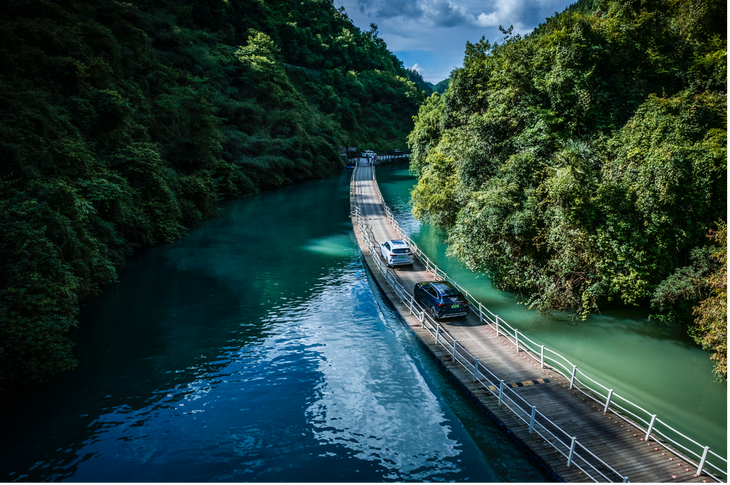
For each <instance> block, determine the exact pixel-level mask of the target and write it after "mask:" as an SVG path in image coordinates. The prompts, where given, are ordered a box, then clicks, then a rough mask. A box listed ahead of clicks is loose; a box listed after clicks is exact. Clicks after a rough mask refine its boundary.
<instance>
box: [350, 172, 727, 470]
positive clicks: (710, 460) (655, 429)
mask: <svg viewBox="0 0 730 485" xmlns="http://www.w3.org/2000/svg"><path fill="white" fill-rule="evenodd" d="M356 172H357V167H356V170H355V172H353V175H352V182H351V184H350V195H351V199H355V202H354V203H352V202H351V211H352V213H353V216H354V217H355V218H357V221H358V226H359V227H360V230H361V233H362V234H363V239H365V241H366V243H367V244H368V249H369V250H370V252H371V254H373V260H375V261H376V264H377V265H378V268H379V269H380V272H381V273H383V274H384V275H390V273H389V272H388V271H387V266H385V263H384V262H382V261H381V259H380V258H379V257H377V255H378V254H379V252H378V251H377V249H376V248H375V247H371V244H375V242H374V241H371V239H370V237H369V236H368V235H367V234H366V233H365V232H364V231H363V226H362V225H361V220H360V217H359V207H358V206H357V197H356V195H357V194H356V193H355V176H356ZM372 177H373V186H374V189H375V193H376V195H377V197H378V200H379V201H380V204H381V205H382V207H383V211H384V213H385V215H386V217H387V218H388V221H389V222H390V223H391V225H392V226H393V228H394V229H395V231H396V233H398V236H399V237H400V238H401V239H402V240H403V241H405V242H406V243H407V244H408V245H409V246H410V248H411V251H412V252H413V253H414V254H415V255H416V257H418V259H419V261H420V262H421V263H422V264H423V265H424V266H425V267H426V270H427V271H428V272H429V273H431V274H432V275H433V276H434V278H439V279H443V280H447V281H449V282H451V283H452V284H453V285H455V286H456V287H457V288H458V289H459V290H460V291H461V292H462V293H463V294H464V295H465V296H466V297H467V299H468V300H469V302H470V303H471V304H472V305H473V306H472V308H474V309H475V311H476V309H478V317H479V321H480V322H483V323H484V322H486V324H487V325H489V326H490V327H491V328H493V329H494V330H495V331H496V333H497V336H503V337H505V338H506V339H508V340H509V341H510V342H511V343H513V344H514V346H515V350H516V351H517V352H520V351H523V352H525V353H526V355H528V356H529V357H531V358H532V359H534V360H535V362H536V363H539V365H540V368H549V369H552V370H553V371H555V372H558V373H560V374H561V375H563V376H564V377H565V378H567V379H569V380H570V388H571V389H573V388H575V389H576V390H577V391H579V392H581V393H582V394H584V395H585V396H586V397H588V398H589V399H591V400H593V401H595V402H596V403H598V404H599V405H600V406H603V412H604V414H605V413H607V412H612V413H613V414H615V415H616V416H617V417H619V418H620V419H622V420H624V421H626V422H627V423H629V424H631V425H632V426H634V427H636V428H638V429H640V430H641V432H642V433H643V434H644V438H643V440H645V441H649V440H650V439H652V435H653V438H654V441H655V443H657V444H658V445H660V446H662V447H663V448H665V449H667V450H668V451H669V452H671V453H673V454H674V455H676V456H678V457H680V458H682V459H683V460H685V461H688V462H692V463H694V464H695V466H697V470H696V472H695V474H696V475H700V474H702V472H703V471H704V472H705V473H706V474H707V475H708V476H710V477H711V478H713V479H714V480H716V481H718V482H723V481H726V480H727V476H728V474H727V459H726V458H724V457H722V456H720V455H718V454H717V453H715V452H713V451H712V450H710V449H709V447H707V446H703V445H701V444H700V443H698V442H697V441H695V440H693V439H692V438H689V437H687V436H685V435H684V434H682V433H680V432H679V431H677V430H675V429H674V428H672V427H671V426H669V425H668V424H666V423H665V422H663V421H662V420H660V419H658V418H657V416H656V414H651V413H649V412H648V411H646V410H645V409H644V408H642V407H641V406H639V405H637V404H635V403H633V402H631V401H629V400H627V399H625V398H623V397H622V396H620V395H618V394H616V393H614V391H613V389H609V388H607V387H606V386H604V385H603V384H601V383H599V382H597V381H596V380H594V379H592V378H591V377H590V376H588V375H586V374H585V373H584V372H583V371H581V370H580V369H578V367H577V366H576V365H574V364H573V363H572V362H571V361H570V360H568V359H567V358H565V357H564V356H562V355H560V354H559V353H557V352H555V351H554V350H551V349H549V348H546V347H545V346H544V345H541V344H538V343H536V342H534V341H533V340H532V339H530V338H529V337H527V336H526V335H525V334H523V333H522V332H520V331H519V330H518V329H516V328H514V327H512V326H511V325H509V324H508V323H507V322H505V321H504V320H502V319H501V318H500V317H499V316H498V315H496V314H494V313H493V312H491V311H490V310H489V309H488V308H486V307H485V306H484V305H483V304H482V303H481V302H480V301H478V300H477V299H476V298H474V297H473V296H472V295H471V294H470V293H469V292H468V291H467V290H465V289H464V288H462V287H461V286H460V285H459V284H458V283H457V282H456V281H454V280H453V279H451V278H450V277H449V276H448V274H446V272H445V271H443V270H441V269H440V268H439V267H438V266H436V264H434V263H433V262H432V261H431V260H430V258H429V257H428V256H427V255H426V254H425V253H423V251H421V250H420V249H419V248H418V246H417V245H416V244H415V242H414V241H413V240H412V239H411V238H410V237H409V236H408V235H407V234H406V233H405V232H404V231H403V230H402V229H401V227H400V225H399V224H398V221H396V220H395V217H394V216H393V213H392V211H391V210H390V208H389V207H388V205H387V204H386V202H385V199H384V198H383V195H382V194H381V192H380V188H379V187H378V183H377V180H376V178H375V173H374V172H373V175H372ZM390 279H392V280H394V281H396V284H395V285H394V284H393V283H391V281H390ZM390 279H389V278H388V276H386V281H388V283H390V284H391V286H393V287H394V289H395V287H396V286H399V285H400V284H399V283H397V280H395V276H393V275H390ZM401 288H402V287H401ZM400 292H402V293H403V294H404V295H408V296H407V297H406V296H401V294H400ZM400 292H399V290H396V294H398V296H399V297H400V298H401V300H402V301H403V302H404V304H405V305H406V306H407V307H408V308H409V309H410V311H411V312H412V313H414V308H416V311H420V312H422V314H421V315H419V314H418V313H416V315H417V316H418V318H419V320H420V321H421V322H424V321H429V322H430V324H431V326H433V329H435V330H433V329H432V328H430V326H429V325H428V324H426V325H424V328H426V329H427V330H428V331H429V332H430V333H431V334H432V335H436V334H434V332H437V333H438V332H439V327H440V325H438V324H436V323H433V321H432V320H431V319H430V317H429V316H424V315H425V311H424V310H423V308H421V307H420V305H419V304H418V303H417V302H409V303H406V301H407V300H408V298H410V300H413V297H412V296H410V293H409V292H407V291H405V290H404V289H402V290H400ZM441 328H442V327H441ZM444 333H446V332H445V331H444ZM448 338H450V336H449V337H447V340H448ZM437 343H438V339H437ZM453 345H454V346H456V345H457V343H456V342H453ZM454 348H456V347H454ZM447 350H449V349H447ZM464 352H466V350H465V349H464ZM467 354H468V352H467ZM451 355H452V358H453V356H454V355H455V354H454V353H452V354H451ZM469 356H470V358H471V359H472V362H471V363H470V364H468V365H474V363H473V361H474V360H475V359H474V358H473V357H472V356H471V355H470V354H469ZM454 360H455V362H456V361H458V362H459V363H461V362H460V361H459V360H458V359H456V358H454ZM462 365H464V364H462ZM476 365H477V367H478V364H476ZM480 375H481V374H480ZM494 378H495V379H496V377H494ZM484 379H486V377H484ZM480 382H481V381H480ZM489 382H491V381H489ZM497 382H498V381H497ZM588 382H590V383H592V385H593V386H591V385H589V384H588ZM490 385H492V386H494V385H495V384H494V382H492V383H491V384H490ZM492 392H493V391H492ZM500 394H502V393H500ZM515 395H516V394H515ZM517 397H518V398H519V399H522V398H521V397H519V396H517ZM500 401H501V399H500ZM502 404H505V403H504V402H503V403H502ZM510 409H511V408H510ZM515 414H517V415H518V416H519V417H520V419H523V417H522V416H521V415H520V414H519V412H515ZM538 416H542V415H541V414H540V413H538ZM528 417H530V418H531V422H532V423H533V425H534V424H536V423H537V424H539V423H538V422H537V421H536V419H535V418H533V417H532V416H528ZM542 418H543V419H544V420H547V418H545V417H544V416H543V417H542ZM523 421H524V419H523ZM548 421H549V420H548ZM556 428H557V427H556ZM558 429H559V428H558ZM560 431H561V432H562V430H560ZM562 433H564V432H562ZM564 434H565V435H566V436H567V433H564ZM541 436H542V435H541ZM657 437H659V438H661V439H657ZM543 438H545V437H544V436H543ZM545 439H546V441H548V442H549V443H552V442H551V441H550V440H548V439H547V438H545ZM662 440H664V441H662ZM558 441H560V440H558ZM560 443H561V444H563V445H565V444H566V443H564V442H562V441H560ZM667 443H671V444H672V445H674V447H676V448H672V447H670V446H668V445H667ZM553 446H555V445H554V444H553ZM574 446H579V447H581V448H582V446H581V445H579V444H575V443H574ZM573 448H574V447H573ZM556 449H557V447H556ZM559 451H560V452H561V453H563V451H562V450H560V449H559ZM573 451H575V450H573ZM585 451H586V452H587V453H589V454H590V452H589V451H588V450H585ZM573 454H575V453H570V452H569V453H568V455H566V454H565V453H563V455H565V456H566V457H568V456H569V455H573ZM591 455H592V454H591ZM575 459H576V458H575V457H572V458H570V459H569V462H571V461H572V462H573V463H575V461H574V460H575ZM595 459H596V460H598V458H595ZM601 463H602V462H601ZM576 465H577V464H576ZM605 466H606V467H608V465H605ZM608 468H609V469H610V470H611V471H613V469H611V468H610V467H608ZM708 469H711V470H712V471H713V472H710V471H708ZM581 470H582V471H583V472H584V473H586V474H587V475H588V473H587V472H586V470H583V468H581ZM613 472H614V473H617V472H615V471H613ZM617 474H618V473H617ZM715 474H717V475H719V477H718V476H716V475H715ZM601 475H602V474H601ZM588 476H591V475H588ZM619 476H620V475H619ZM591 477H592V476H591ZM722 477H724V478H725V480H723V479H722ZM592 478H593V477H592ZM622 478H625V477H622ZM603 479H605V480H607V478H606V477H605V476H603ZM599 480H600V481H603V480H601V479H599Z"/></svg>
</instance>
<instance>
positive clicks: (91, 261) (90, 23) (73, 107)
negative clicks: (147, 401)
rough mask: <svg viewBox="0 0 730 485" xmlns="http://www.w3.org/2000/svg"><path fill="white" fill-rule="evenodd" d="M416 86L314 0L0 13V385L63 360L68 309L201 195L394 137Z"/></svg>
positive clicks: (141, 2)
mask: <svg viewBox="0 0 730 485" xmlns="http://www.w3.org/2000/svg"><path fill="white" fill-rule="evenodd" d="M422 100H423V94H422V92H421V91H420V90H418V88H417V87H416V86H415V84H413V83H412V82H411V81H409V79H408V72H407V71H406V70H405V69H403V66H402V63H401V62H400V61H398V59H397V58H396V57H395V56H394V55H393V54H392V53H390V52H389V51H388V49H387V46H386V45H385V43H384V42H383V40H382V39H380V38H379V37H378V32H377V27H376V26H374V25H371V29H370V30H369V31H367V32H363V31H361V30H360V29H358V28H357V27H355V26H354V25H353V24H352V22H351V21H350V20H349V18H348V16H347V14H346V12H345V11H344V9H340V10H337V9H335V7H334V6H333V5H332V3H331V2H330V1H329V0H308V1H306V2H299V1H288V0H279V1H275V2H260V1H256V0H225V1H208V0H182V1H179V0H130V1H129V2H124V3H122V2H114V1H111V2H110V1H102V0H88V1H87V0H85V1H80V0H40V1H33V2H25V1H20V0H7V1H5V2H2V6H0V163H1V164H2V171H0V389H8V388H10V387H11V386H14V385H17V384H32V383H38V382H44V381H47V380H48V379H50V378H52V377H54V376H57V375H59V374H60V373H62V372H64V371H66V370H68V369H71V368H73V367H74V365H75V360H74V357H73V354H72V350H71V349H72V342H71V340H70V339H69V332H70V331H71V330H72V329H74V328H75V327H76V326H77V321H76V315H77V312H78V305H79V302H80V301H81V300H83V299H85V298H89V297H91V296H94V295H97V294H99V292H100V291H102V289H103V288H104V286H105V285H107V284H109V283H110V282H112V281H114V280H115V278H116V268H117V267H118V266H119V265H120V264H121V263H122V262H123V261H124V260H125V258H127V257H128V256H130V254H132V252H133V251H134V250H135V249H136V248H139V247H143V246H150V245H155V244H160V243H166V242H171V241H174V240H175V239H177V238H179V237H181V236H182V235H183V234H184V233H185V230H186V228H188V227H190V226H191V225H194V224H197V223H199V222H200V221H202V220H203V219H205V218H207V217H209V216H211V215H213V214H215V213H216V203H217V202H218V201H220V200H223V199H228V198H237V197H243V196H247V195H251V194H255V193H257V192H258V191H259V190H262V189H266V188H270V187H276V186H279V185H282V184H287V183H291V182H293V181H297V180H302V179H305V178H310V177H318V176H322V175H324V174H327V173H330V172H331V171H332V170H334V169H337V168H340V167H343V161H342V159H341V157H340V155H339V153H338V152H339V150H340V146H343V145H344V146H362V145H363V143H364V142H365V141H367V142H368V146H367V148H373V149H380V150H387V149H390V148H395V147H403V146H404V145H405V140H406V135H407V133H408V132H409V131H410V130H411V129H412V126H413V121H412V116H413V115H414V114H415V113H416V112H417V109H418V105H419V104H420V103H421V101H422Z"/></svg>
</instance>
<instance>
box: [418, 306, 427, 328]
mask: <svg viewBox="0 0 730 485" xmlns="http://www.w3.org/2000/svg"><path fill="white" fill-rule="evenodd" d="M424 318H426V310H421V318H420V319H419V320H421V328H423V319H424Z"/></svg>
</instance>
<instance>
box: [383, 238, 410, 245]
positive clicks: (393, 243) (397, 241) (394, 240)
mask: <svg viewBox="0 0 730 485" xmlns="http://www.w3.org/2000/svg"><path fill="white" fill-rule="evenodd" d="M386 242H389V243H390V244H391V245H393V246H408V244H406V243H405V242H403V241H401V240H399V239H391V240H390V241H386Z"/></svg>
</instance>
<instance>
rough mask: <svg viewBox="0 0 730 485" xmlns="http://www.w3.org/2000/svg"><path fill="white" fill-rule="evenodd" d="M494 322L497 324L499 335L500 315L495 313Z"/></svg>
mask: <svg viewBox="0 0 730 485" xmlns="http://www.w3.org/2000/svg"><path fill="white" fill-rule="evenodd" d="M494 323H496V324H497V337H499V315H494Z"/></svg>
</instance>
